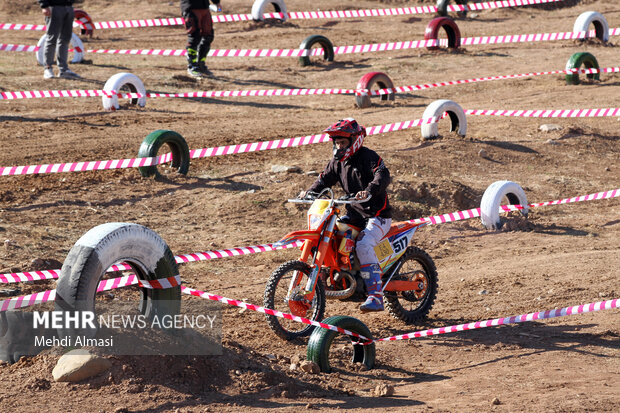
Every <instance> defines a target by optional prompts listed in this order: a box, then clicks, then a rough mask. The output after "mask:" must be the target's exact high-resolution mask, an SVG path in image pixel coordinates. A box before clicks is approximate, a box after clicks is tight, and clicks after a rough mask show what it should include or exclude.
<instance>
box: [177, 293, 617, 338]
mask: <svg viewBox="0 0 620 413" xmlns="http://www.w3.org/2000/svg"><path fill="white" fill-rule="evenodd" d="M181 292H183V293H185V294H190V295H193V296H195V297H201V298H205V299H207V300H212V301H219V302H221V303H224V304H228V305H232V306H235V307H241V308H245V309H248V310H251V311H256V312H260V313H264V314H269V315H273V316H276V317H281V318H285V319H287V320H292V321H297V322H299V323H303V324H308V325H313V326H316V327H319V328H324V329H328V330H333V331H338V332H339V333H342V334H346V335H349V336H353V337H357V338H359V339H360V340H361V343H360V344H366V345H367V344H372V343H376V342H380V341H396V340H409V339H412V338H419V337H428V336H433V335H438V334H445V333H453V332H457V331H465V330H474V329H477V328H485V327H492V326H499V325H506V324H514V323H523V322H526V321H535V320H544V319H549V318H555V317H564V316H568V315H576V314H585V313H590V312H594V311H601V310H611V309H614V308H618V301H619V299H617V298H616V299H613V300H608V301H599V302H596V303H590V304H584V305H578V306H572V307H565V308H561V309H558V310H547V311H538V312H535V313H529V314H523V315H518V316H512V317H502V318H496V319H493V320H485V321H477V322H474V323H467V324H459V325H454V326H449V327H440V328H433V329H429V330H423V331H415V332H412V333H407V334H401V335H398V336H391V337H386V338H379V339H374V340H369V339H368V338H366V337H364V336H361V335H359V334H357V333H353V332H351V331H347V330H345V329H342V328H340V327H336V326H333V325H330V324H325V323H321V322H317V321H313V320H309V319H307V318H303V317H298V316H294V315H292V314H288V313H282V312H280V311H275V310H271V309H268V308H264V307H260V306H257V305H254V304H248V303H245V302H243V301H239V300H234V299H231V298H226V297H222V296H219V295H215V294H209V293H206V292H204V291H199V290H195V289H193V288H188V287H184V286H182V287H181Z"/></svg>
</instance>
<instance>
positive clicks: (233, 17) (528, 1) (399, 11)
mask: <svg viewBox="0 0 620 413" xmlns="http://www.w3.org/2000/svg"><path fill="white" fill-rule="evenodd" d="M558 1H564V0H509V1H491V2H485V3H469V4H467V5H460V4H458V5H449V6H448V7H447V8H446V9H447V11H449V12H458V11H464V10H488V9H498V8H503V7H516V6H527V5H532V4H544V3H554V2H558ZM436 12H437V7H436V6H421V7H399V8H393V9H366V10H335V11H320V10H317V11H301V12H288V13H286V18H287V19H290V20H297V19H306V20H307V19H336V18H338V19H343V18H354V17H386V16H402V15H410V14H423V13H436ZM211 17H212V20H213V22H214V23H230V22H240V21H252V20H253V17H252V15H251V14H228V15H220V14H217V15H212V16H211ZM263 17H264V18H266V19H283V18H284V17H285V16H284V14H283V13H265V14H264V15H263ZM184 24H185V22H184V20H183V19H182V18H180V17H177V18H167V19H138V20H117V21H108V22H95V23H94V26H95V29H98V30H101V29H125V28H138V27H160V26H182V25H184ZM73 26H74V27H81V25H80V24H79V23H78V22H74V23H73ZM0 30H37V31H44V30H46V27H45V25H42V24H39V25H37V24H14V23H0Z"/></svg>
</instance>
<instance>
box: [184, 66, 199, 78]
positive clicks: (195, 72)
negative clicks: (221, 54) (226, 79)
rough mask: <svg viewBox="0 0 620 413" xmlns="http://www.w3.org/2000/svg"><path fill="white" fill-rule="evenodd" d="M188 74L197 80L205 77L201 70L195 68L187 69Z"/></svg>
mask: <svg viewBox="0 0 620 413" xmlns="http://www.w3.org/2000/svg"><path fill="white" fill-rule="evenodd" d="M187 73H189V75H190V76H192V77H196V78H201V77H202V76H203V75H202V72H201V71H200V69H199V68H197V67H195V66H192V67H188V68H187Z"/></svg>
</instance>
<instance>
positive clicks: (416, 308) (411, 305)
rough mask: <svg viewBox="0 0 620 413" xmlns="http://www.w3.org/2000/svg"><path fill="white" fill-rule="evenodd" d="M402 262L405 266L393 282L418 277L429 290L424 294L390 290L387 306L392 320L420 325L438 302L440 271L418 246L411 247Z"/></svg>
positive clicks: (387, 295)
mask: <svg viewBox="0 0 620 413" xmlns="http://www.w3.org/2000/svg"><path fill="white" fill-rule="evenodd" d="M401 260H403V263H402V266H401V267H400V269H399V270H398V272H397V273H396V274H394V276H393V277H392V280H410V279H411V278H412V277H415V279H418V280H420V281H421V282H424V286H425V288H424V289H423V290H422V291H421V292H419V291H398V292H395V291H386V292H385V296H384V298H385V306H386V308H387V310H388V311H389V313H390V315H392V317H394V318H397V319H399V320H402V321H404V322H406V323H408V324H415V323H419V322H421V321H423V320H424V319H425V318H426V316H427V315H428V312H429V311H430V310H431V308H432V307H433V303H434V302H435V297H436V295H437V287H438V283H437V269H436V268H435V263H434V262H433V259H432V258H431V257H430V256H429V255H428V254H427V253H426V252H425V251H424V250H422V249H420V248H417V247H408V248H407V251H405V254H404V256H403V257H402V258H401ZM384 282H385V280H384ZM403 304H404V305H403Z"/></svg>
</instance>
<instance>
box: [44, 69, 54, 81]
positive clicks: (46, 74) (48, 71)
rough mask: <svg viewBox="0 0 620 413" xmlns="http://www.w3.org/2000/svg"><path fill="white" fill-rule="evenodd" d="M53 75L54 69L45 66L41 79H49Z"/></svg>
mask: <svg viewBox="0 0 620 413" xmlns="http://www.w3.org/2000/svg"><path fill="white" fill-rule="evenodd" d="M53 77H54V70H53V69H52V68H51V67H46V68H45V70H44V71H43V79H51V78H53Z"/></svg>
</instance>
